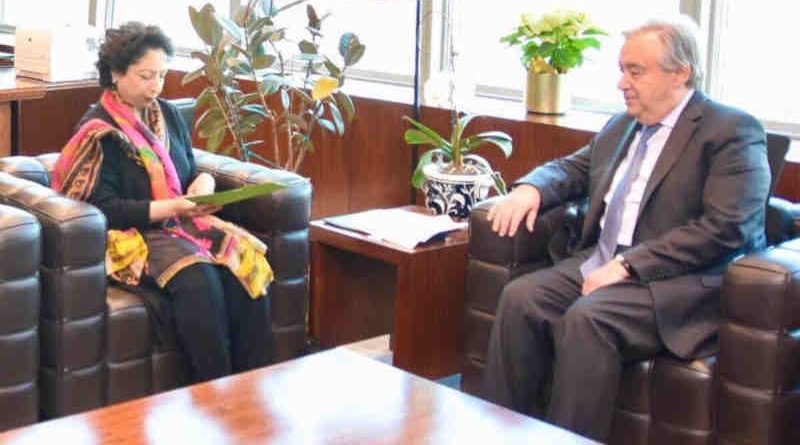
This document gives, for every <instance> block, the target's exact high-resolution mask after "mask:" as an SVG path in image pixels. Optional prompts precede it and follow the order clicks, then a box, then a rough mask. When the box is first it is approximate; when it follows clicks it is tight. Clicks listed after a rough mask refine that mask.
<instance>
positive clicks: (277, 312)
mask: <svg viewBox="0 0 800 445" xmlns="http://www.w3.org/2000/svg"><path fill="white" fill-rule="evenodd" d="M194 155H195V161H196V163H197V167H198V170H200V171H203V172H208V173H210V174H211V175H213V176H214V177H215V179H216V181H217V189H218V190H227V189H231V188H236V187H240V186H242V185H247V184H258V183H262V182H266V181H275V182H281V183H284V184H289V186H288V187H287V188H285V189H283V190H279V191H277V192H274V193H270V194H267V195H263V196H259V197H256V198H252V199H248V200H245V201H241V202H239V203H235V204H230V205H227V206H225V208H224V209H223V210H222V212H221V213H220V216H221V217H222V218H224V219H226V220H228V221H231V222H233V223H236V224H239V225H240V226H242V227H244V228H246V229H247V230H249V231H250V232H251V233H253V234H254V235H256V236H258V237H259V238H260V239H261V240H263V241H264V242H265V243H266V244H267V246H268V248H269V251H268V252H267V257H268V258H269V262H270V265H271V266H272V268H273V270H274V272H275V282H274V283H273V284H272V285H271V290H270V295H271V299H272V300H271V305H272V326H273V334H274V336H275V346H276V358H277V359H278V360H286V359H289V358H294V357H297V356H298V355H300V354H302V353H303V352H305V342H306V339H305V322H306V313H307V307H308V258H309V243H308V228H309V221H310V219H311V182H310V181H309V180H308V179H307V178H303V177H302V176H299V175H297V174H295V173H292V172H288V171H285V170H276V169H271V168H268V167H265V166H263V165H258V164H253V163H249V162H241V161H238V160H236V159H234V158H231V157H229V156H223V155H218V154H214V153H210V152H207V151H204V150H199V149H195V150H194Z"/></svg>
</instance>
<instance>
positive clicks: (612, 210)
mask: <svg viewBox="0 0 800 445" xmlns="http://www.w3.org/2000/svg"><path fill="white" fill-rule="evenodd" d="M659 128H661V124H655V125H650V126H646V127H643V128H642V134H641V136H640V137H639V143H638V144H636V148H635V149H634V152H633V156H632V157H631V162H630V164H629V166H628V170H626V171H625V174H624V175H623V176H622V179H620V181H619V184H618V185H617V188H616V190H614V193H613V194H612V195H611V200H610V201H609V202H608V208H607V209H606V220H605V223H604V224H603V230H601V231H600V237H599V239H598V240H597V248H596V249H595V250H594V253H592V256H590V257H589V258H588V259H587V260H586V261H584V262H583V264H581V274H582V275H583V276H584V277H585V276H587V275H589V274H590V273H591V272H593V271H594V270H595V269H597V268H599V267H600V266H602V265H603V264H605V263H606V262H608V260H610V259H611V257H612V256H614V252H615V251H616V250H617V239H618V238H619V229H620V227H621V226H622V209H623V207H624V205H625V197H626V196H628V192H629V191H630V189H631V184H632V183H633V180H634V179H636V177H637V176H638V175H639V170H640V169H641V167H642V160H643V159H644V154H645V152H646V151H647V141H648V140H649V139H650V137H651V136H653V134H655V132H656V131H658V129H659Z"/></svg>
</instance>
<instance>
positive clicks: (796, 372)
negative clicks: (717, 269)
mask: <svg viewBox="0 0 800 445" xmlns="http://www.w3.org/2000/svg"><path fill="white" fill-rule="evenodd" d="M721 304H722V316H723V320H722V325H721V327H720V333H719V340H720V343H719V345H720V350H719V354H718V356H717V359H718V374H719V375H718V377H719V386H718V388H719V392H718V395H717V397H718V400H717V404H716V406H717V407H718V417H717V419H718V433H719V435H720V438H721V439H723V440H722V441H723V442H725V441H727V442H730V443H733V442H736V443H797V442H798V440H800V423H798V422H797V421H796V420H797V417H796V416H797V413H798V412H800V396H799V395H798V388H800V239H795V240H792V241H788V242H785V243H782V244H780V245H778V246H775V247H773V248H769V249H766V250H764V251H761V252H757V253H754V254H751V255H747V256H745V257H742V258H740V259H738V260H737V261H735V262H734V263H733V264H732V265H731V266H730V267H729V268H728V270H727V272H726V274H725V277H724V280H723V285H722V293H721Z"/></svg>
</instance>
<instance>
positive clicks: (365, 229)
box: [325, 209, 467, 249]
mask: <svg viewBox="0 0 800 445" xmlns="http://www.w3.org/2000/svg"><path fill="white" fill-rule="evenodd" d="M325 222H326V223H327V224H330V225H332V226H336V227H341V228H343V229H348V230H353V231H356V232H361V233H364V234H366V235H369V236H372V237H375V238H378V239H381V240H383V241H387V242H389V243H392V244H396V245H398V246H400V247H403V248H406V249H413V248H414V247H416V246H417V244H419V243H424V242H426V241H429V240H431V239H432V238H434V237H435V236H437V235H442V234H445V233H447V232H452V231H454V230H459V229H464V228H466V227H467V222H466V221H464V222H455V221H453V220H452V219H451V218H450V217H449V216H447V215H438V216H435V215H428V214H424V213H417V212H413V211H409V210H403V209H375V210H367V211H365V212H360V213H352V214H350V215H343V216H333V217H329V218H325Z"/></svg>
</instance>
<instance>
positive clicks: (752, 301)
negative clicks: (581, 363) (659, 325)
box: [461, 135, 800, 445]
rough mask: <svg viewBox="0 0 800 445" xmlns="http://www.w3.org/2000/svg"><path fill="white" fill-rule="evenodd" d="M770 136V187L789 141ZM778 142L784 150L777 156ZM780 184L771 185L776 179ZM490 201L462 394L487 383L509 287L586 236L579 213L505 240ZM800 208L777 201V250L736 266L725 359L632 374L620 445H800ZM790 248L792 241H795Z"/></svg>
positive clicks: (474, 275)
mask: <svg viewBox="0 0 800 445" xmlns="http://www.w3.org/2000/svg"><path fill="white" fill-rule="evenodd" d="M779 139H780V140H777V139H776V137H775V136H774V135H770V139H769V141H770V143H769V144H768V145H772V147H771V148H770V149H769V150H770V161H771V165H772V171H773V173H774V174H773V177H778V175H779V173H780V166H781V165H782V159H783V155H784V154H785V151H786V146H788V139H786V138H779ZM776 142H777V143H779V144H780V145H782V147H780V148H777V149H775V148H773V147H775V145H776ZM773 182H774V179H773ZM491 204H492V201H491V200H489V201H484V202H482V203H480V204H479V205H477V206H476V207H475V208H474V209H473V211H472V214H471V216H470V242H469V264H468V268H467V285H466V288H467V294H466V305H465V344H464V351H465V353H464V360H463V363H462V369H461V371H462V376H461V384H462V389H463V390H465V391H467V392H469V393H472V394H475V395H478V396H480V380H481V376H482V373H483V368H484V364H485V363H486V354H487V348H488V341H489V335H490V330H491V326H492V323H493V321H494V316H495V311H496V309H497V303H498V299H499V297H500V293H501V291H502V288H503V286H504V285H505V284H506V283H507V282H509V281H510V280H512V279H513V278H515V277H517V276H519V275H522V274H524V273H526V272H529V271H532V270H535V269H538V268H541V267H546V266H548V265H550V264H552V262H553V261H555V260H558V259H560V258H561V257H563V256H564V255H565V252H566V249H567V244H568V243H569V240H570V239H574V237H575V236H576V235H577V234H578V233H579V227H580V216H581V205H580V203H572V204H570V205H567V206H562V207H557V208H555V209H552V210H549V211H548V212H546V213H544V214H543V215H541V216H540V217H539V218H538V219H537V222H536V226H535V228H534V232H533V233H529V232H528V231H527V230H519V231H518V232H517V234H516V236H515V237H513V238H507V237H506V238H499V237H497V236H496V235H495V234H494V232H492V230H491V224H490V223H488V222H487V221H486V214H487V212H488V209H489V207H491ZM796 215H798V211H797V207H796V206H795V205H792V204H790V203H788V202H786V201H784V200H781V199H778V198H771V199H770V202H769V205H768V209H767V228H766V229H767V238H768V240H769V242H770V244H771V245H772V246H773V247H770V248H768V249H767V250H764V251H761V252H757V253H753V254H751V255H747V256H744V257H742V258H740V259H738V260H737V261H735V262H734V263H733V264H731V265H730V266H729V267H728V269H727V271H726V273H725V276H724V279H723V285H722V289H721V307H722V316H723V320H722V325H721V328H720V332H719V352H718V354H717V355H716V356H713V357H707V358H703V359H699V360H694V361H684V360H680V359H678V358H676V357H673V356H670V355H669V354H663V355H661V356H658V357H655V358H653V359H651V360H647V361H643V362H638V363H633V364H630V365H628V366H627V367H626V369H625V370H624V374H623V377H622V381H621V382H620V391H619V396H618V399H617V403H616V407H615V415H614V423H613V428H612V436H611V441H610V442H611V443H614V444H625V445H629V444H677V443H681V444H711V443H719V444H776V445H777V444H789V443H800V422H798V419H800V239H796V240H793V239H792V238H794V237H795V236H796V235H797V233H796V229H795V222H794V221H795V216H796ZM787 240H788V241H787Z"/></svg>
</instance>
